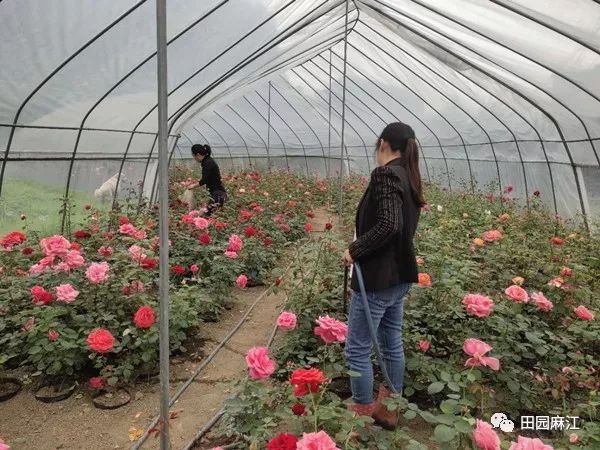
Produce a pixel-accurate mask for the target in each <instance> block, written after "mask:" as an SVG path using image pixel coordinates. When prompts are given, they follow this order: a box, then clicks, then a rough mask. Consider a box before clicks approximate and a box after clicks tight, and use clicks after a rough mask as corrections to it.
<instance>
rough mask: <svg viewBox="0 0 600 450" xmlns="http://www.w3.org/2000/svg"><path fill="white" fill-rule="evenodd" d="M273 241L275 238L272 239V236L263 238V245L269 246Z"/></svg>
mask: <svg viewBox="0 0 600 450" xmlns="http://www.w3.org/2000/svg"><path fill="white" fill-rule="evenodd" d="M272 243H273V239H271V238H270V237H266V238H265V239H264V240H263V245H264V246H265V247H269V246H270V245H271V244H272Z"/></svg>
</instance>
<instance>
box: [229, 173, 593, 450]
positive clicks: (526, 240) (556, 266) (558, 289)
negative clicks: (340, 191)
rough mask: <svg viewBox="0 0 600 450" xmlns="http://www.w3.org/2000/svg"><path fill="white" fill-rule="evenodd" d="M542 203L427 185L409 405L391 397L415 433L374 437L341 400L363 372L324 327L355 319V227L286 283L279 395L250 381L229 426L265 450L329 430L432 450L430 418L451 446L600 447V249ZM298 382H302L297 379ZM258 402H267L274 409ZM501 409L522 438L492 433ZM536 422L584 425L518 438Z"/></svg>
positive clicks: (364, 442) (408, 322)
mask: <svg viewBox="0 0 600 450" xmlns="http://www.w3.org/2000/svg"><path fill="white" fill-rule="evenodd" d="M364 187H365V180H359V179H357V178H351V179H350V180H349V181H347V182H346V183H345V184H344V190H345V193H344V197H343V200H344V208H345V209H344V212H345V213H346V216H345V218H344V222H345V223H353V222H352V221H353V213H354V211H355V207H356V203H357V201H358V200H359V198H360V194H361V193H362V192H363V189H364ZM540 196H541V194H540V193H538V194H537V195H536V196H534V198H532V199H529V202H530V209H529V210H524V209H522V208H521V207H520V206H519V205H518V204H517V202H516V201H514V200H510V199H508V198H506V197H505V198H504V199H497V198H495V197H494V196H491V195H480V194H477V193H476V194H465V193H450V192H448V191H446V190H443V189H439V188H436V187H434V186H428V187H427V198H428V200H429V201H430V204H429V207H428V208H424V210H423V215H422V220H421V223H420V226H419V229H418V233H417V236H416V248H417V252H418V264H419V266H420V269H419V270H420V272H421V273H422V274H427V275H428V277H425V276H423V275H421V277H420V281H421V283H420V285H421V287H420V288H417V287H416V286H415V287H413V289H412V290H411V292H410V294H409V296H408V299H407V301H406V303H405V314H404V330H403V336H404V343H405V345H404V348H405V355H406V374H405V387H404V392H403V396H404V399H403V400H398V401H394V402H390V404H395V406H398V407H399V408H400V411H401V414H402V416H403V422H401V423H403V424H404V425H405V426H403V427H401V428H400V429H399V430H398V431H397V432H396V433H387V432H382V431H377V430H378V428H377V427H370V428H365V426H364V425H365V423H370V420H369V419H364V418H363V419H360V418H357V417H352V416H351V415H348V414H346V411H345V406H344V404H343V403H341V401H340V397H341V398H345V397H347V396H348V395H349V393H348V388H347V381H346V382H343V380H344V379H345V380H347V377H348V375H350V376H352V375H353V374H348V372H347V371H346V369H345V362H344V358H343V353H342V350H343V342H339V341H342V339H334V338H333V337H334V336H333V335H331V336H330V335H327V339H321V337H320V336H318V335H315V330H314V328H315V321H316V320H319V318H323V317H326V316H328V317H330V318H331V317H335V318H336V320H339V321H340V322H342V323H343V322H344V321H345V320H347V319H346V314H347V311H346V310H345V309H344V301H343V299H342V292H341V289H340V287H341V285H342V280H343V270H342V269H341V267H340V265H339V258H340V255H341V252H342V251H343V249H344V248H345V246H346V245H347V242H348V241H349V240H350V239H351V238H352V236H351V231H352V230H351V229H350V230H349V232H348V233H347V234H341V233H343V229H334V230H335V231H334V232H333V233H331V232H328V233H327V235H324V236H323V237H322V238H319V239H314V240H313V241H311V242H310V243H309V244H308V245H306V246H303V248H302V251H301V252H300V254H299V257H298V261H297V262H296V263H295V264H294V274H295V279H294V280H284V282H283V283H282V288H283V289H285V292H286V295H287V297H288V301H287V303H286V305H285V309H286V310H287V311H293V312H294V314H295V315H296V326H295V328H294V329H293V330H291V331H286V332H285V334H283V333H282V334H281V335H280V339H279V341H277V343H276V346H275V349H274V351H273V352H272V354H273V359H274V360H275V361H276V364H277V369H276V372H275V373H274V374H273V375H272V377H271V379H270V381H271V382H270V383H269V384H268V386H264V385H260V386H258V385H257V384H256V382H253V381H251V380H249V381H247V382H245V383H242V387H241V394H240V395H241V398H242V399H243V400H236V401H234V402H232V403H231V405H230V409H229V410H228V413H227V416H226V417H227V421H226V426H227V429H228V430H235V431H232V432H233V433H234V434H236V435H242V436H244V437H246V438H248V439H250V440H253V441H255V442H258V443H261V442H267V441H268V440H269V439H271V438H272V437H273V436H275V435H276V432H278V431H283V432H291V433H293V434H294V435H295V436H296V437H298V438H300V437H301V436H302V433H319V432H321V431H325V432H326V433H327V434H328V436H330V437H332V439H333V440H334V441H335V445H336V446H337V447H341V448H357V449H358V448H361V449H362V448H381V449H385V448H411V449H416V448H424V447H423V446H420V444H417V443H416V442H415V441H414V440H412V439H411V438H410V434H411V421H412V420H413V419H415V418H417V417H419V418H420V419H421V420H424V421H426V422H428V423H429V426H430V427H431V439H432V440H433V441H436V445H438V446H439V447H440V448H456V449H463V448H494V449H496V448H503V449H507V448H509V447H511V446H512V447H511V448H513V447H514V448H525V447H526V448H530V447H531V448H538V447H539V448H586V449H588V448H589V449H592V448H596V447H598V446H600V426H599V425H598V423H597V417H598V406H600V403H599V401H598V397H597V391H598V388H599V387H600V381H599V380H600V378H599V377H598V367H600V353H599V351H598V342H600V339H599V338H600V324H599V323H598V320H597V311H598V310H599V309H600V300H599V299H600V284H599V283H598V279H597V273H598V270H599V269H600V266H599V262H598V258H597V255H598V254H600V240H598V238H597V237H596V236H593V235H592V236H590V235H589V234H588V233H587V232H586V231H585V230H584V229H582V228H580V227H579V226H578V225H577V224H576V223H567V222H565V221H562V220H560V219H559V220H558V221H557V220H556V219H555V218H554V217H553V216H552V215H550V214H548V213H546V212H545V211H544V209H543V208H542V207H541V205H540V201H539V197H540ZM438 205H443V207H442V208H437V207H436V206H438ZM332 207H333V208H335V207H337V202H333V203H332ZM318 334H319V335H320V334H324V333H323V332H322V331H321V330H320V331H319V333H318ZM336 341H338V342H336ZM308 370H311V371H313V372H315V371H317V370H318V371H319V373H322V374H323V377H324V378H325V379H326V380H327V381H323V382H322V384H320V385H319V389H316V387H315V392H311V389H310V388H303V389H299V387H298V386H303V385H302V383H300V382H299V379H298V375H297V374H302V373H305V372H306V371H308ZM294 373H296V377H294V378H293V379H294V380H295V381H297V384H294V383H290V380H291V379H292V375H293V374H294ZM377 378H378V379H379V380H381V374H379V375H377ZM290 384H291V386H290ZM308 386H310V385H308ZM265 389H266V390H268V394H267V393H266V391H265ZM259 392H260V394H259ZM298 394H300V395H298ZM336 394H338V395H336ZM261 395H269V396H270V398H271V399H272V400H271V401H270V402H269V403H268V405H266V404H264V403H261V402H264V399H262V398H261V400H259V398H260V397H261ZM264 409H266V410H267V411H265V410H264ZM258 410H260V411H261V413H260V414H259V413H257V411H258ZM497 411H503V412H504V413H506V414H507V416H509V417H510V418H512V420H513V421H514V422H515V428H516V429H515V431H516V432H517V433H518V435H517V434H515V433H512V434H510V433H504V432H502V431H501V430H500V429H498V428H496V429H492V428H491V426H490V425H489V424H488V423H487V422H489V420H490V417H491V415H492V414H493V413H494V412H497ZM253 414H254V415H253ZM525 415H537V416H540V415H543V416H563V417H567V416H578V417H579V418H580V422H579V423H578V425H579V426H580V427H581V429H580V430H576V434H574V432H572V431H569V430H566V429H563V430H552V431H542V432H539V431H538V432H537V433H538V434H537V435H536V434H534V433H533V432H529V431H527V430H520V422H519V419H520V417H521V416H525ZM250 417H252V419H250ZM238 424H242V425H241V426H240V428H236V427H237V426H238ZM418 427H420V428H422V422H421V423H420V424H419V425H418ZM352 432H355V433H356V434H355V435H354V437H353V438H351V435H352ZM521 433H523V434H521Z"/></svg>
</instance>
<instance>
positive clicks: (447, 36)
mask: <svg viewBox="0 0 600 450" xmlns="http://www.w3.org/2000/svg"><path fill="white" fill-rule="evenodd" d="M374 1H375V2H377V3H379V4H383V3H382V2H381V1H380V0H374ZM366 6H367V7H369V6H368V5H366ZM383 6H385V7H387V8H389V9H391V10H392V11H394V12H395V13H397V14H399V15H400V16H402V17H404V18H407V19H409V20H412V21H413V22H416V23H418V24H419V25H420V26H422V27H424V28H427V29H428V30H430V31H431V32H432V33H435V34H439V35H440V36H443V37H444V38H445V39H448V40H449V41H451V42H453V43H454V44H456V45H458V46H459V47H462V48H464V49H466V50H468V51H470V52H472V53H473V54H475V55H477V56H479V57H480V58H483V59H484V60H485V61H487V62H489V63H491V64H493V65H494V66H497V67H499V68H501V69H502V70H504V71H506V72H507V73H510V74H511V75H513V76H514V77H516V78H519V79H520V80H522V81H523V82H525V83H527V84H529V85H531V86H532V87H534V88H537V89H539V90H541V89H540V88H539V87H538V86H537V85H535V84H533V83H531V82H530V81H529V80H527V79H525V78H523V77H521V76H519V75H518V74H516V73H514V72H513V71H511V70H509V69H507V68H506V67H504V66H502V65H501V64H499V63H497V62H495V61H492V60H491V59H489V58H487V57H486V56H485V55H483V54H482V53H481V52H478V51H477V50H474V49H472V48H471V47H469V46H467V45H465V44H462V43H460V42H458V41H457V40H456V39H454V38H453V37H452V36H449V35H448V34H446V33H443V32H441V31H440V30H437V29H435V30H434V29H433V28H431V27H430V26H429V25H427V24H425V23H423V22H421V21H419V20H418V19H415V18H414V17H409V16H407V15H405V14H404V13H402V12H401V11H398V10H397V9H395V8H393V7H390V6H388V5H385V4H383ZM370 8H371V9H372V10H374V11H375V12H377V13H379V14H382V15H384V16H386V17H388V18H391V17H390V16H389V15H386V14H385V13H384V12H383V11H381V10H379V9H378V8H374V7H370ZM392 20H393V18H392ZM395 22H396V23H398V24H399V25H401V26H403V27H404V28H406V29H408V30H410V31H411V32H413V33H415V34H417V35H419V36H420V37H422V38H424V39H426V40H427V41H428V42H430V43H432V44H433V45H435V46H436V47H438V48H440V49H442V50H444V51H446V52H448V53H451V54H452V55H453V56H456V57H457V58H459V59H460V60H461V61H463V62H465V63H466V64H469V65H470V66H471V67H473V68H474V69H475V70H478V71H479V72H481V73H483V74H485V75H486V76H487V77H489V78H490V79H492V80H494V81H495V82H497V83H499V84H500V85H502V86H503V87H505V88H506V89H509V90H510V91H511V92H513V93H515V94H516V95H518V96H519V97H521V98H522V99H523V100H525V101H526V102H527V103H529V104H530V105H531V106H532V107H534V108H536V109H537V110H538V111H540V112H541V113H542V114H544V115H545V116H546V117H547V118H548V119H549V120H550V121H551V122H552V123H553V125H554V127H555V129H556V131H557V132H558V134H559V136H560V139H561V143H562V145H563V148H564V149H565V152H566V154H567V156H568V158H569V162H570V165H571V167H572V169H573V175H574V179H575V184H576V187H577V194H578V196H579V201H580V207H581V211H582V212H583V220H584V224H585V226H586V228H589V225H588V222H587V215H586V209H585V205H584V202H583V194H582V190H581V185H580V181H579V177H578V175H577V170H576V165H575V162H574V160H573V155H572V154H571V151H570V149H569V146H568V144H567V141H566V139H565V136H564V134H563V132H562V129H561V127H560V126H559V124H558V121H557V120H556V118H555V117H554V116H553V115H552V114H550V113H549V112H548V111H547V110H546V109H545V108H543V107H541V106H540V105H539V104H538V103H537V102H535V101H533V100H532V99H531V98H529V97H528V96H527V95H525V94H524V93H523V92H521V91H519V90H517V89H516V88H514V87H513V86H511V85H509V84H508V83H506V82H504V81H502V80H501V79H499V78H498V77H495V76H494V75H493V74H491V73H489V71H486V70H485V69H483V68H481V67H477V66H475V65H473V64H472V63H471V62H470V61H468V60H466V59H465V58H462V57H460V56H459V55H456V54H455V53H453V52H451V50H450V49H448V48H446V47H445V46H443V45H442V44H440V43H439V42H436V41H434V40H433V39H431V38H429V37H428V36H425V35H423V33H420V32H419V31H418V30H415V29H414V28H412V27H411V26H410V25H407V24H405V23H400V22H398V21H397V20H395ZM548 164H549V167H550V162H549V163H548ZM550 179H551V185H552V194H553V198H554V202H555V205H556V192H555V187H554V179H553V177H552V175H551V176H550ZM555 211H556V212H557V213H558V207H557V206H556V207H555Z"/></svg>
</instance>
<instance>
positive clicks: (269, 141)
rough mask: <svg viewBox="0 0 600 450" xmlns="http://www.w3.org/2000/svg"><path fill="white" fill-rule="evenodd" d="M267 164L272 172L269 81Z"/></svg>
mask: <svg viewBox="0 0 600 450" xmlns="http://www.w3.org/2000/svg"><path fill="white" fill-rule="evenodd" d="M267 164H268V166H269V171H270V170H271V82H270V81H269V110H268V111H267Z"/></svg>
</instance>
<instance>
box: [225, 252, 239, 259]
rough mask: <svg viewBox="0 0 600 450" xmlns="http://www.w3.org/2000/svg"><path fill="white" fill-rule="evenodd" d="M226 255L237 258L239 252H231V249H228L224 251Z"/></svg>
mask: <svg viewBox="0 0 600 450" xmlns="http://www.w3.org/2000/svg"><path fill="white" fill-rule="evenodd" d="M224 255H225V256H227V257H228V258H230V259H236V258H237V257H238V254H237V253H236V252H230V251H226V252H225V253H224Z"/></svg>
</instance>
